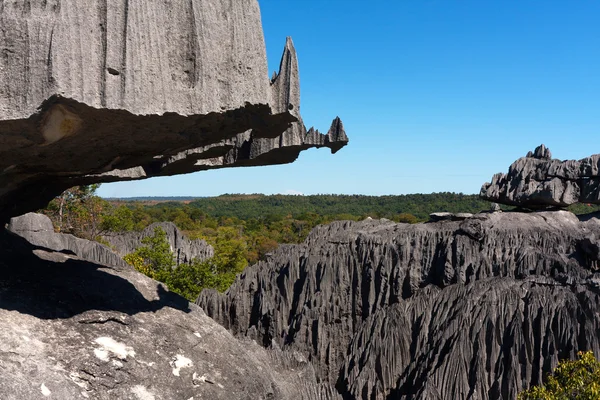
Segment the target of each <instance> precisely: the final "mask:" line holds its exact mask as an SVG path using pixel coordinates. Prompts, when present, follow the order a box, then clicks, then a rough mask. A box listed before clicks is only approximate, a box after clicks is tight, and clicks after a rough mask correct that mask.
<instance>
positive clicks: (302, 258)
mask: <svg viewBox="0 0 600 400" xmlns="http://www.w3.org/2000/svg"><path fill="white" fill-rule="evenodd" d="M598 238H600V221H599V220H598V219H597V218H586V220H585V221H580V220H579V219H578V218H577V217H576V216H575V215H573V214H571V213H569V212H566V211H556V212H538V213H529V214H527V213H517V212H504V213H499V212H495V213H485V214H476V215H474V216H473V217H471V218H467V219H465V220H463V221H443V222H430V223H425V224H416V225H408V224H397V223H393V222H390V221H376V220H365V221H362V222H334V223H332V224H330V225H327V226H319V227H317V228H315V229H314V230H313V231H312V232H311V234H310V235H309V236H308V238H307V239H306V241H305V242H304V243H303V244H301V245H287V246H280V247H279V249H278V250H277V251H275V252H274V253H273V255H272V256H271V258H270V259H269V260H268V261H264V262H260V263H258V264H256V265H254V266H251V267H248V268H247V269H246V270H245V271H244V273H243V274H242V275H241V276H239V277H238V279H237V280H236V281H235V282H234V284H233V285H232V287H231V288H230V289H229V290H228V291H227V292H226V293H225V294H219V293H217V292H215V291H212V290H205V291H203V292H202V293H201V295H200V297H199V298H198V301H197V304H199V305H200V306H201V307H202V308H203V309H204V310H205V311H206V312H207V313H208V315H210V316H211V317H213V318H214V319H215V320H216V321H218V322H220V323H221V324H222V325H223V326H225V327H226V328H228V329H229V330H230V331H231V332H232V333H234V334H235V335H236V336H237V337H240V338H246V337H248V338H253V339H255V340H256V341H257V342H259V343H262V344H263V345H266V346H269V345H270V344H271V343H272V342H274V343H277V345H278V346H280V347H282V348H283V349H284V351H297V352H300V353H302V354H304V355H305V356H306V357H307V358H308V359H309V360H311V362H312V363H313V366H314V368H315V370H316V373H317V377H318V378H319V379H323V380H324V381H326V382H330V383H331V384H332V385H333V384H335V385H336V387H337V389H338V391H339V393H340V394H342V395H343V397H344V398H345V399H351V398H363V399H367V398H368V399H387V398H394V399H396V398H402V399H511V398H516V394H517V392H518V391H520V390H522V389H523V388H526V387H528V386H529V385H532V384H540V383H541V382H542V378H543V376H544V374H545V373H547V372H549V371H550V370H551V369H552V368H553V367H554V366H556V364H557V362H558V360H559V359H563V358H574V357H575V355H576V353H577V351H579V350H593V351H594V352H595V354H596V355H597V356H598V355H600V335H599V333H600V314H598V312H597V307H598V304H600V274H599V273H598V271H599V267H600V263H599V260H600V258H599V256H600V250H598V249H600V241H599V240H598Z"/></svg>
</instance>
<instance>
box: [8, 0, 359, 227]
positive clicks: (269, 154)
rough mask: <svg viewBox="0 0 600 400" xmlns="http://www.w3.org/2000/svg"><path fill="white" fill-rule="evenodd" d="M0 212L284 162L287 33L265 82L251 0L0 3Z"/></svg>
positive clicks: (290, 124)
mask: <svg viewBox="0 0 600 400" xmlns="http://www.w3.org/2000/svg"><path fill="white" fill-rule="evenodd" d="M0 26H1V27H2V29H0V222H6V221H8V219H9V218H10V217H12V216H16V215H20V214H23V213H25V212H27V211H31V210H35V209H38V208H41V207H43V206H44V205H45V204H46V203H47V202H48V201H49V200H50V199H51V198H52V197H53V196H55V195H58V194H59V193H60V192H62V191H63V190H64V189H66V188H68V187H71V186H75V185H79V184H88V183H93V182H112V181H118V180H128V179H142V178H146V177H151V176H164V175H173V174H180V173H186V172H192V171H199V170H206V169H211V168H223V167H231V166H252V165H269V164H278V163H287V162H292V161H294V160H295V159H296V157H297V156H298V154H299V153H300V151H302V150H304V149H307V148H310V147H329V148H330V149H331V150H332V152H335V151H337V150H338V149H340V148H341V147H342V146H344V145H345V144H346V143H347V141H348V138H347V137H346V134H345V132H344V129H343V126H342V123H341V121H340V120H339V119H337V118H336V119H335V120H334V122H333V124H332V127H331V129H330V131H329V132H328V133H327V134H326V135H323V134H320V133H319V132H318V131H316V130H314V129H311V130H308V131H307V130H306V128H305V127H304V124H303V123H302V120H301V118H300V113H299V112H300V90H299V75H298V65H297V58H296V52H295V49H294V46H293V43H292V41H291V39H289V38H288V40H287V42H286V45H285V49H284V54H283V57H282V62H281V70H280V71H279V73H278V74H277V75H276V76H275V77H274V79H272V80H269V77H268V70H267V61H266V52H265V46H264V40H263V33H262V27H261V20H260V12H259V6H258V3H257V1H256V0H239V1H235V2H232V1H228V0H227V1H226V0H210V1H200V0H190V1H185V2H171V1H168V2H165V1H161V0H147V1H143V2H131V1H122V2H117V1H113V2H108V1H106V0H91V1H86V2H81V1H75V0H60V1H59V0H50V1H42V2H31V1H28V0H16V1H10V2H6V1H4V2H0Z"/></svg>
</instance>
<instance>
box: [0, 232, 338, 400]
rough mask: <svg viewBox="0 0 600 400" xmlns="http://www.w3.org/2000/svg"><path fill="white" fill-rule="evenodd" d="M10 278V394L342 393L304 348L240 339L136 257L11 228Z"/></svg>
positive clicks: (3, 236)
mask: <svg viewBox="0 0 600 400" xmlns="http://www.w3.org/2000/svg"><path fill="white" fill-rule="evenodd" d="M42 234H44V233H43V232H42ZM56 235H60V234H56ZM0 286H1V293H2V295H1V296H0V369H1V370H2V373H1V374H0V393H2V395H1V397H2V398H6V399H15V400H20V399H23V400H25V399H27V400H29V399H43V398H50V399H53V398H56V399H106V400H108V399H111V400H112V399H132V400H149V399H154V400H171V399H191V398H197V399H204V398H206V399H248V400H255V399H265V400H266V399H281V400H286V399H297V400H304V399H309V400H320V399H331V400H333V399H336V400H337V399H339V395H338V394H337V392H336V391H335V389H334V388H333V387H332V386H331V385H328V384H326V383H323V384H320V383H317V380H316V377H315V373H314V370H313V368H312V366H311V365H310V363H308V362H307V360H306V358H305V356H303V355H302V354H300V353H293V352H285V353H284V352H282V351H281V350H278V349H277V348H276V347H274V348H272V349H270V350H266V349H264V348H262V347H261V346H259V345H258V344H256V343H255V342H253V341H251V340H243V341H239V340H237V339H236V338H234V337H233V336H232V335H231V334H230V333H229V332H227V331H226V330H225V329H224V328H223V327H221V326H220V325H218V324H217V323H216V322H215V321H213V320H212V319H211V318H209V317H207V316H206V315H205V313H204V312H203V311H202V310H201V309H200V308H199V307H198V306H196V305H193V304H189V303H188V302H187V301H185V300H184V299H183V298H181V297H179V296H177V295H175V294H172V293H169V292H167V291H166V290H165V288H164V287H163V286H162V284H159V283H157V282H156V281H153V280H152V279H149V278H147V277H146V276H144V275H142V274H140V273H138V272H136V271H134V270H133V269H132V268H122V267H118V266H114V267H110V266H106V265H100V264H96V263H91V262H89V261H85V260H82V259H80V258H78V257H76V256H74V255H72V254H69V253H65V252H56V251H52V250H50V249H47V248H43V247H39V246H33V245H31V244H29V243H28V242H26V241H25V240H24V239H22V238H20V237H18V236H16V235H14V234H11V233H9V232H7V231H1V232H0Z"/></svg>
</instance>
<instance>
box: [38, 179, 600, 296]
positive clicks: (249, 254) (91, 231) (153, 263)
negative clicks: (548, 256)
mask: <svg viewBox="0 0 600 400" xmlns="http://www.w3.org/2000/svg"><path fill="white" fill-rule="evenodd" d="M97 188H98V186H97V185H92V186H82V187H75V188H71V189H69V190H67V191H66V192H64V193H63V194H62V195H61V196H59V197H57V198H56V199H54V200H53V201H52V202H51V203H50V204H49V205H48V207H47V208H46V209H45V210H44V211H43V212H44V213H46V214H48V215H49V216H50V217H51V219H52V220H53V222H54V224H55V227H56V229H57V230H58V231H60V232H65V233H73V234H74V235H76V236H79V237H83V238H87V239H92V240H98V241H100V242H102V235H103V234H105V233H107V232H125V231H131V230H137V231H139V230H142V229H144V228H145V227H147V226H148V225H150V224H151V223H153V222H161V221H171V222H174V223H175V225H177V226H178V227H179V229H181V230H183V231H184V232H185V233H186V234H187V235H188V237H190V238H192V239H196V238H201V239H204V240H206V241H207V242H208V243H209V244H211V245H212V246H213V247H214V248H215V256H214V257H213V258H212V259H211V260H207V261H206V262H204V263H199V262H196V263H192V264H191V265H186V266H183V267H182V266H180V267H178V268H176V269H178V270H179V271H177V272H174V268H173V267H174V263H172V260H170V261H168V257H169V255H168V254H164V245H163V244H161V239H160V237H161V234H160V232H155V237H154V238H153V239H152V240H154V241H152V240H150V239H149V240H148V241H147V242H146V243H143V245H144V246H142V249H141V250H140V249H138V251H136V253H134V254H133V255H130V257H128V262H130V263H131V264H132V265H134V266H136V268H137V269H138V270H140V271H142V272H144V273H146V275H148V276H151V277H153V278H155V279H157V280H159V281H162V282H165V283H167V284H168V285H170V286H171V287H172V289H173V290H176V291H178V292H179V293H181V294H183V295H184V296H186V297H188V298H190V299H193V298H194V296H195V295H196V292H198V291H199V289H201V288H203V287H211V288H216V289H218V290H225V289H227V287H229V285H230V284H231V282H232V281H233V279H234V278H235V274H237V273H239V272H241V271H242V270H243V269H244V268H245V267H246V265H248V264H251V263H255V262H256V261H258V260H260V259H262V258H264V257H265V255H266V254H268V253H269V252H271V251H273V250H274V249H275V248H276V247H277V246H278V245H279V244H280V243H299V242H301V241H303V240H304V239H305V238H306V236H307V235H308V233H309V232H310V230H311V229H312V228H314V227H315V226H316V225H319V224H326V223H329V222H332V221H335V220H361V219H364V218H366V217H372V218H388V219H391V220H393V221H396V222H406V223H417V222H422V221H427V220H428V216H429V214H430V213H432V212H438V211H447V212H471V213H476V212H479V211H482V210H488V209H489V208H490V203H489V202H486V201H483V200H481V199H479V197H478V196H476V195H465V194H462V193H459V194H457V193H432V194H412V195H402V196H361V195H353V196H349V195H316V196H285V195H272V196H266V195H259V194H256V195H223V196H219V197H206V198H199V199H194V200H188V201H165V202H158V201H148V200H146V201H125V200H111V201H108V200H105V199H102V198H100V197H98V196H96V195H95V191H96V189H97ZM597 210H598V207H597V206H594V207H590V206H587V205H577V206H576V207H574V208H573V211H575V212H579V213H587V212H591V211H597ZM163 234H164V232H163ZM161 246H162V247H161ZM167 248H168V246H167ZM156 257H158V259H160V260H158V259H157V258H156ZM161 257H162V258H161ZM171 258H172V257H171ZM157 260H158V261H157ZM167 261H168V262H167ZM176 282H177V283H176ZM175 288H177V289H175Z"/></svg>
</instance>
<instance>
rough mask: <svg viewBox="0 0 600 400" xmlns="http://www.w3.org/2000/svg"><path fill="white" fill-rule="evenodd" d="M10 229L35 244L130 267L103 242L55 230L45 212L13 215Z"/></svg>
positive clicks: (105, 262) (85, 257) (104, 262)
mask: <svg viewBox="0 0 600 400" xmlns="http://www.w3.org/2000/svg"><path fill="white" fill-rule="evenodd" d="M8 230H9V231H11V232H13V233H15V234H17V235H19V236H21V237H23V238H24V239H26V240H27V241H28V242H29V243H31V244H33V245H35V246H40V247H44V248H46V249H50V250H54V251H57V252H64V253H69V254H73V255H76V256H77V257H80V258H81V259H83V260H87V261H91V262H94V263H98V264H102V265H109V266H119V267H123V268H129V265H128V264H127V263H126V262H125V261H123V259H122V258H121V257H120V256H119V255H118V254H116V253H115V252H114V251H112V249H110V248H109V247H106V246H105V245H103V244H100V243H98V242H92V241H89V240H85V239H81V238H78V237H76V236H73V235H70V234H63V233H56V232H54V227H53V226H52V221H50V218H48V217H47V216H45V215H43V214H36V213H27V214H25V215H21V216H19V217H13V218H11V219H10V223H9V224H8Z"/></svg>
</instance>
